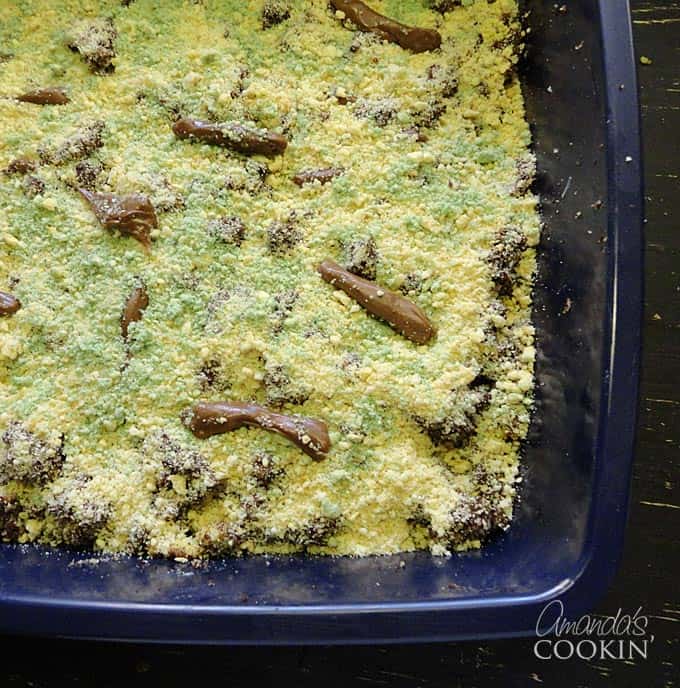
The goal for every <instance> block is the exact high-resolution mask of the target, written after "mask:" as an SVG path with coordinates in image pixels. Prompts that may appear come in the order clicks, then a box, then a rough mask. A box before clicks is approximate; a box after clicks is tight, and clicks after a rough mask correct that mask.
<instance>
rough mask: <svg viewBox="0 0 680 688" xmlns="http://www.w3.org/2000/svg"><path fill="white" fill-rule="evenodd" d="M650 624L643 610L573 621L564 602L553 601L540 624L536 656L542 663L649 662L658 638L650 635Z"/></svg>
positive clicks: (548, 605) (538, 623)
mask: <svg viewBox="0 0 680 688" xmlns="http://www.w3.org/2000/svg"><path fill="white" fill-rule="evenodd" d="M647 623H648V619H647V617H646V616H645V615H644V614H643V613H642V607H638V608H637V609H636V610H635V612H634V613H633V614H626V613H624V612H623V610H622V609H619V610H618V611H617V612H616V614H615V615H614V616H591V615H590V614H584V615H583V616H581V617H580V618H579V619H577V620H575V621H569V620H568V619H566V618H565V616H564V604H563V603H562V601H561V600H553V601H552V602H550V603H549V604H547V605H546V606H545V607H544V608H543V611H542V612H541V613H540V615H539V617H538V620H537V621H536V636H537V637H538V640H537V641H536V642H535V643H534V654H535V655H536V657H538V658H539V659H571V658H572V657H578V658H579V659H585V660H591V659H622V660H630V659H637V658H642V659H647V651H648V649H649V646H650V645H651V644H652V643H653V642H654V636H653V635H649V636H648V635H647ZM548 636H550V637H548Z"/></svg>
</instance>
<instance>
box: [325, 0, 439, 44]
mask: <svg viewBox="0 0 680 688" xmlns="http://www.w3.org/2000/svg"><path fill="white" fill-rule="evenodd" d="M331 5H332V6H333V7H334V8H335V9H336V10H339V11H341V12H344V13H345V15H346V16H347V17H348V18H349V19H351V20H352V22H353V23H354V24H356V25H357V26H358V27H359V28H360V29H361V30H362V31H369V32H370V33H375V34H377V35H378V36H380V37H381V38H383V39H385V40H388V41H392V43H396V44H397V45H400V46H401V47H402V48H406V49H407V50H412V51H413V52H414V53H423V52H425V51H426V50H436V49H437V48H439V46H441V44H442V37H441V35H440V34H439V32H438V31H435V30H434V29H421V28H419V27H416V26H407V25H406V24H402V23H401V22H398V21H395V20H394V19H390V18H389V17H385V16H384V15H382V14H379V13H378V12H376V11H375V10H372V9H371V8H370V7H369V6H368V5H366V4H365V3H363V2H360V0H331Z"/></svg>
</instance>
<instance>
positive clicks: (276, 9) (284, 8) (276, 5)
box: [262, 0, 290, 29]
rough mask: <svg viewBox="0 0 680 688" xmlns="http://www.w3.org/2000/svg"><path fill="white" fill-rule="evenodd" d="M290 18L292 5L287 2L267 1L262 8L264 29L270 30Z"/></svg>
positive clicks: (283, 0)
mask: <svg viewBox="0 0 680 688" xmlns="http://www.w3.org/2000/svg"><path fill="white" fill-rule="evenodd" d="M289 18H290V4H289V3H288V2H285V0H265V3H264V7H263V8H262V28H263V29H270V28H271V27H272V26H276V25H277V24H280V23H281V22H284V21H286V19H289Z"/></svg>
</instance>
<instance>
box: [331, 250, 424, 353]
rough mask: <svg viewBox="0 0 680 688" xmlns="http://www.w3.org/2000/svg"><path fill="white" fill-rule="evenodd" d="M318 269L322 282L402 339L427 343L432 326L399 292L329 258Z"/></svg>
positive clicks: (414, 305)
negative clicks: (346, 297) (376, 318)
mask: <svg viewBox="0 0 680 688" xmlns="http://www.w3.org/2000/svg"><path fill="white" fill-rule="evenodd" d="M318 270H319V273H321V277H323V279H324V280H326V282H328V283H329V284H332V285H333V286H334V287H336V288H338V289H342V291H344V292H345V294H347V295H348V296H351V297H352V298H353V299H354V300H355V301H356V302H357V303H359V304H360V305H362V306H363V307H364V308H365V309H366V310H367V311H368V312H369V313H371V314H373V315H375V316H377V317H379V318H382V319H383V320H385V321H386V322H387V324H388V325H389V326H390V327H392V328H393V329H395V330H397V332H400V333H401V334H403V335H404V337H406V339H410V340H411V341H412V342H415V343H416V344H427V342H429V341H430V339H432V337H434V335H435V333H436V330H435V328H434V326H433V325H432V323H431V322H430V321H429V320H428V319H427V316H426V315H425V313H424V312H423V311H422V310H421V308H420V307H419V306H417V305H416V304H415V303H413V301H409V299H407V298H405V297H404V296H402V295H401V294H396V293H395V292H393V291H390V290H389V289H385V288H384V287H380V286H379V285H377V284H376V283H375V282H371V281H369V280H367V279H364V278H363V277H358V276H357V275H354V274H352V273H351V272H349V271H348V270H345V269H344V268H342V267H340V266H339V265H338V264H337V263H335V262H333V261H332V260H324V262H323V263H321V265H319V267H318Z"/></svg>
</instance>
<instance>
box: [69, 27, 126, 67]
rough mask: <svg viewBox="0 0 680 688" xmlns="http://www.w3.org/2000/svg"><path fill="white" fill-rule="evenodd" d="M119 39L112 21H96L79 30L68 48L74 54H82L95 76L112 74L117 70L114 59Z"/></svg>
mask: <svg viewBox="0 0 680 688" xmlns="http://www.w3.org/2000/svg"><path fill="white" fill-rule="evenodd" d="M117 37H118V32H117V31H116V27H115V26H114V25H113V20H112V19H110V18H106V19H96V20H95V21H93V22H91V23H89V24H86V25H81V26H80V27H79V28H77V29H76V30H75V31H74V34H73V37H72V38H71V39H70V40H69V43H68V47H69V48H70V49H71V50H73V52H77V53H80V56H81V57H82V58H83V60H84V61H85V62H86V63H87V65H88V67H89V68H90V71H91V72H93V73H94V74H111V73H112V72H113V71H114V70H115V66H114V65H113V59H114V58H115V57H116V51H115V41H116V38H117Z"/></svg>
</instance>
